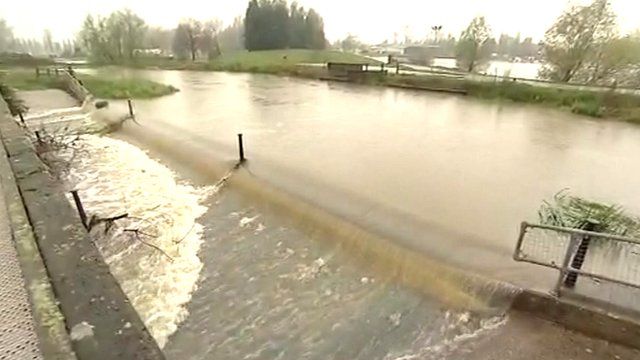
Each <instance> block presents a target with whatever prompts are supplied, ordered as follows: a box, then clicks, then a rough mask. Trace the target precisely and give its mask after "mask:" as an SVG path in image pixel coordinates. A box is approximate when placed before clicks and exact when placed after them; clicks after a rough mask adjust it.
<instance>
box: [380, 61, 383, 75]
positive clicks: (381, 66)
mask: <svg viewBox="0 0 640 360" xmlns="http://www.w3.org/2000/svg"><path fill="white" fill-rule="evenodd" d="M380 72H382V73H383V72H384V63H382V65H380Z"/></svg>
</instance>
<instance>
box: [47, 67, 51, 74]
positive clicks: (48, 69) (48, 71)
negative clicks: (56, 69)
mask: <svg viewBox="0 0 640 360" xmlns="http://www.w3.org/2000/svg"><path fill="white" fill-rule="evenodd" d="M47 76H51V69H50V68H47Z"/></svg>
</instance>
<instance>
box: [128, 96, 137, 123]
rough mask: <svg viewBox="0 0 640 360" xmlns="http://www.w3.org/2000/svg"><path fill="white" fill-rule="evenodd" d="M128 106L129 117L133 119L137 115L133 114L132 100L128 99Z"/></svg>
mask: <svg viewBox="0 0 640 360" xmlns="http://www.w3.org/2000/svg"><path fill="white" fill-rule="evenodd" d="M127 104H128V105H129V115H130V116H131V117H132V118H133V117H135V115H134V114H133V104H132V103H131V99H127Z"/></svg>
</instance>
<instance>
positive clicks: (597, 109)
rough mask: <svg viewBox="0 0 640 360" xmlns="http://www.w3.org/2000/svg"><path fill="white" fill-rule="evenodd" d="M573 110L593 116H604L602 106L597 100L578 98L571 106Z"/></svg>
mask: <svg viewBox="0 0 640 360" xmlns="http://www.w3.org/2000/svg"><path fill="white" fill-rule="evenodd" d="M571 112H572V113H574V114H579V115H587V116H591V117H602V113H603V112H602V107H601V106H600V103H599V102H597V101H583V100H577V101H576V102H574V103H573V106H572V107H571Z"/></svg>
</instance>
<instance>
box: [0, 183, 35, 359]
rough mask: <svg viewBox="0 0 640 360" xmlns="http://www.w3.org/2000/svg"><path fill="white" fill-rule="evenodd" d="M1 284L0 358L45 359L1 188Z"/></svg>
mask: <svg viewBox="0 0 640 360" xmlns="http://www.w3.org/2000/svg"><path fill="white" fill-rule="evenodd" d="M0 186H1V185H0ZM0 284H2V286H0V359H3V360H12V359H16V360H18V359H20V360H23V359H24V360H27V359H42V358H43V357H42V354H41V352H40V349H39V346H38V336H37V334H36V332H35V328H34V321H33V314H32V309H31V304H30V302H29V296H28V295H27V290H26V288H25V280H24V277H23V275H22V269H21V268H20V263H19V261H18V254H17V252H16V249H15V246H14V241H13V237H12V234H11V229H10V227H9V216H8V214H7V207H6V203H5V199H4V195H3V192H1V191H0Z"/></svg>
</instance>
